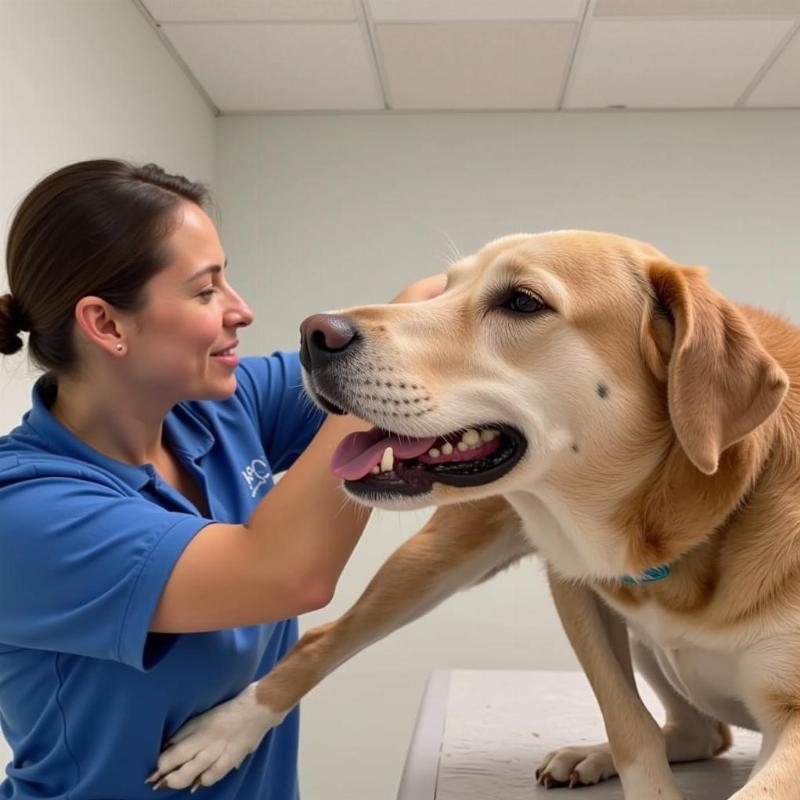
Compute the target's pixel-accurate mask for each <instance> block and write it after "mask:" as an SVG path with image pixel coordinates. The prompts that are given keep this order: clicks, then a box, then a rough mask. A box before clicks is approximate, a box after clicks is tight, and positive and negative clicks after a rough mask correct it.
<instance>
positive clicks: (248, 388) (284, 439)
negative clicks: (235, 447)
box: [237, 352, 325, 472]
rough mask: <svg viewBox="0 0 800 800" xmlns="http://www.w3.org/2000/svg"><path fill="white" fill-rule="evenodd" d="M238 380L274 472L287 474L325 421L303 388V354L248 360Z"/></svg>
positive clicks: (244, 400)
mask: <svg viewBox="0 0 800 800" xmlns="http://www.w3.org/2000/svg"><path fill="white" fill-rule="evenodd" d="M237 377H238V388H237V393H238V394H239V395H240V396H241V398H242V400H243V402H244V403H245V405H246V406H247V408H248V409H249V411H250V413H251V414H252V415H253V416H254V417H255V420H256V422H257V425H258V427H259V431H260V435H261V441H262V443H263V445H264V452H265V453H266V455H267V458H268V459H269V462H270V464H271V465H272V469H273V471H274V472H283V470H285V469H288V468H289V467H291V466H292V464H294V462H295V460H296V459H297V457H298V456H299V455H300V453H302V452H303V450H305V448H306V447H307V446H308V444H309V442H310V441H311V440H312V439H313V438H314V436H315V435H316V433H317V431H318V430H319V428H320V426H321V425H322V422H323V420H324V419H325V413H324V412H323V411H321V410H320V409H319V408H317V407H316V406H315V405H314V403H313V402H312V400H311V398H310V397H309V396H308V394H307V393H306V391H305V389H304V388H303V378H302V368H301V366H300V358H299V355H298V353H284V352H277V353H273V354H272V355H271V356H269V357H268V358H244V359H242V361H241V363H240V368H239V373H238V376H237Z"/></svg>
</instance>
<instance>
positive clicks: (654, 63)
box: [564, 18, 793, 109]
mask: <svg viewBox="0 0 800 800" xmlns="http://www.w3.org/2000/svg"><path fill="white" fill-rule="evenodd" d="M792 26H793V22H792V20H790V19H748V20H730V19H725V20H719V19H718V20H709V19H703V20H683V19H670V20H658V21H654V20H649V19H648V20H644V19H637V20H619V19H608V18H606V19H603V20H598V19H597V18H594V19H592V21H591V24H590V25H588V26H587V27H586V28H584V33H583V37H582V39H583V41H582V42H581V46H580V51H579V53H578V56H577V58H576V60H575V63H574V64H573V75H572V76H571V81H570V86H569V88H568V91H567V94H566V97H565V102H564V107H565V108H569V109H580V108H585V109H592V108H608V107H613V106H624V107H628V108H643V109H646V108H651V109H655V108H665V109H666V108H678V109H679V108H731V107H733V106H734V105H735V104H736V102H737V100H738V99H739V97H740V96H741V95H742V93H743V92H744V90H745V89H746V88H747V87H748V85H749V84H750V82H751V81H752V79H753V77H754V76H755V75H756V74H757V73H758V71H759V70H760V69H761V68H762V66H763V65H764V64H765V63H767V61H768V60H769V59H770V57H771V56H772V54H773V53H774V52H775V50H776V48H777V47H778V46H779V45H780V44H781V43H782V42H783V40H784V38H785V36H786V35H787V34H788V33H789V32H790V31H791V29H792ZM587 28H588V29H587Z"/></svg>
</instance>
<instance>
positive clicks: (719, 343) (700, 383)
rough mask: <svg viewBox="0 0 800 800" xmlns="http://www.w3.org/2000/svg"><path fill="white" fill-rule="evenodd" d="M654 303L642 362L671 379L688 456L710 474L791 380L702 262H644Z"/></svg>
mask: <svg viewBox="0 0 800 800" xmlns="http://www.w3.org/2000/svg"><path fill="white" fill-rule="evenodd" d="M647 274H648V278H649V281H650V285H651V287H652V291H653V297H654V298H655V303H654V304H653V308H652V309H651V310H650V313H649V314H648V316H647V318H646V319H645V320H644V321H643V324H642V350H643V354H644V358H645V361H646V362H647V364H648V366H649V367H650V369H651V370H652V371H653V373H654V374H655V375H656V377H658V378H659V379H660V380H662V381H663V380H666V383H667V397H668V402H669V414H670V418H671V420H672V426H673V427H674V429H675V432H676V434H677V436H678V441H679V442H680V443H681V446H682V447H683V449H684V451H685V452H686V455H687V456H688V457H689V459H690V460H691V461H692V463H693V464H694V465H695V466H696V467H697V469H699V470H700V471H701V472H703V473H705V474H706V475H713V474H714V473H715V472H716V471H717V467H718V465H719V458H720V455H721V454H722V453H723V451H725V450H726V449H727V448H728V447H730V446H731V445H732V444H735V443H736V442H738V441H739V440H741V439H743V438H744V437H745V436H747V435H748V434H749V433H751V432H752V431H753V430H755V429H756V428H757V427H758V426H759V425H761V423H763V422H764V421H765V420H767V419H768V418H769V417H770V416H771V415H772V414H773V413H774V412H775V411H776V409H777V408H778V406H780V404H781V402H782V401H783V398H784V396H785V395H786V392H787V391H788V388H789V379H788V377H787V376H786V373H785V372H784V371H783V369H781V367H780V365H779V364H778V363H777V361H775V359H774V358H773V357H772V356H771V355H770V354H769V353H768V352H767V351H766V350H765V349H764V347H763V346H762V344H761V342H760V341H759V340H758V338H757V337H756V335H755V333H754V332H753V329H752V328H751V327H750V323H749V322H748V321H747V319H746V318H745V316H744V314H742V312H741V311H740V310H739V309H738V308H737V307H736V306H735V305H734V304H733V303H731V302H730V301H728V300H726V299H725V298H724V297H723V296H722V295H721V294H719V292H717V291H715V290H714V289H713V288H712V287H711V286H710V285H709V283H708V281H707V280H706V278H705V271H704V270H702V269H699V268H697V267H682V266H680V265H678V264H674V263H672V262H669V261H656V262H653V263H651V264H650V265H649V266H648V267H647Z"/></svg>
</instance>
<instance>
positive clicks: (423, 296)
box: [392, 272, 447, 303]
mask: <svg viewBox="0 0 800 800" xmlns="http://www.w3.org/2000/svg"><path fill="white" fill-rule="evenodd" d="M446 285H447V275H445V273H444V272H440V273H438V274H436V275H429V276H428V277H427V278H422V279H421V280H418V281H415V282H414V283H412V284H409V285H408V286H406V288H405V289H403V291H402V292H400V294H398V295H397V297H395V298H394V300H392V302H393V303H418V302H419V301H420V300H430V299H431V297H436V296H437V295H440V294H441V293H442V292H443V291H444V287H445V286H446Z"/></svg>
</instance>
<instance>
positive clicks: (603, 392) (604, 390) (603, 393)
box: [597, 381, 608, 399]
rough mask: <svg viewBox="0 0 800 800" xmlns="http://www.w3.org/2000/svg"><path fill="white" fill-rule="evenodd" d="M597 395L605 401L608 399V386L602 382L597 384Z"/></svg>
mask: <svg viewBox="0 0 800 800" xmlns="http://www.w3.org/2000/svg"><path fill="white" fill-rule="evenodd" d="M597 394H599V395H600V397H602V398H603V399H605V398H606V397H608V386H606V384H604V383H603V382H602V381H601V382H600V383H598V384H597Z"/></svg>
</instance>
